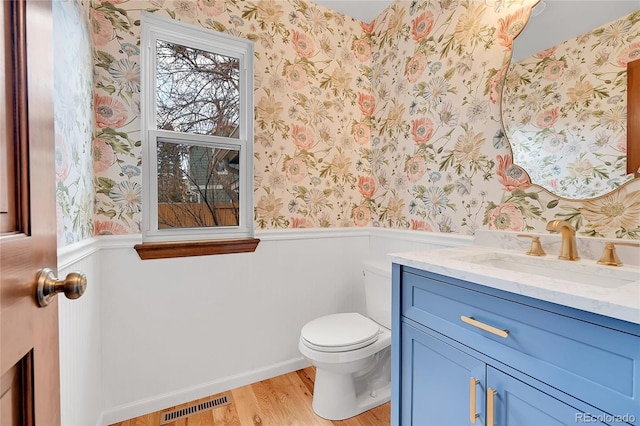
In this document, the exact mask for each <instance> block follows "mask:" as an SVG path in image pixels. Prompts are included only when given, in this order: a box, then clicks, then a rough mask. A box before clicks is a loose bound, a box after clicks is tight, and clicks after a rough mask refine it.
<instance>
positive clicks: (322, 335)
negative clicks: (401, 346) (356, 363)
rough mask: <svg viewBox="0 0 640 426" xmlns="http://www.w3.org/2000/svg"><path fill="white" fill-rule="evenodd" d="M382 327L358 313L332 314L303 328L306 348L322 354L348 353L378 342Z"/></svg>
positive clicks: (302, 332) (303, 339) (302, 334)
mask: <svg viewBox="0 0 640 426" xmlns="http://www.w3.org/2000/svg"><path fill="white" fill-rule="evenodd" d="M379 333H380V326H379V325H378V324H377V323H376V322H374V321H372V320H370V319H369V318H367V317H365V316H363V315H360V314H358V313H342V314H332V315H327V316H324V317H320V318H316V319H315V320H313V321H310V322H309V323H307V324H306V325H305V326H304V327H302V331H301V337H302V342H303V343H304V345H305V346H307V347H308V348H310V349H313V350H316V351H320V352H347V351H354V350H356V349H360V348H363V347H365V346H368V345H370V344H372V343H373V342H375V341H376V340H378V335H379Z"/></svg>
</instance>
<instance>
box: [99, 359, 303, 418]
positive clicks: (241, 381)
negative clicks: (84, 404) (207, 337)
mask: <svg viewBox="0 0 640 426" xmlns="http://www.w3.org/2000/svg"><path fill="white" fill-rule="evenodd" d="M309 365H310V364H309V362H308V361H307V360H306V359H304V358H295V359H291V360H289V361H285V362H282V363H279V364H274V365H271V366H269V367H266V368H261V369H258V370H252V371H248V372H246V373H243V374H238V375H236V376H230V377H225V378H223V379H220V380H216V381H213V382H209V383H203V384H202V385H199V386H194V387H191V388H186V389H180V390H177V391H175V392H171V393H167V394H162V395H158V396H156V397H153V398H147V399H144V400H140V401H136V402H133V403H131V404H126V405H121V406H119V407H114V408H111V409H109V410H107V411H104V412H103V413H102V415H101V416H100V417H101V423H100V425H110V424H113V423H117V422H121V421H124V420H128V419H132V418H134V417H139V416H142V415H145V414H148V413H153V412H155V411H160V410H164V409H165V408H168V407H173V406H175V405H179V404H184V403H186V402H190V401H194V400H196V399H200V398H204V397H207V396H209V395H215V394H217V393H221V392H226V391H229V390H231V389H235V388H238V387H241V386H245V385H249V384H252V383H256V382H259V381H261V380H265V379H269V378H271V377H275V376H280V375H282V374H286V373H290V372H292V371H296V370H300V369H301V368H305V367H308V366H309Z"/></svg>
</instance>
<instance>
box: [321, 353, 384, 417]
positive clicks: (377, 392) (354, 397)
mask: <svg viewBox="0 0 640 426" xmlns="http://www.w3.org/2000/svg"><path fill="white" fill-rule="evenodd" d="M390 352H391V351H390V348H389V347H387V348H385V349H383V350H382V351H381V352H380V353H377V354H375V355H374V356H373V357H372V358H373V360H374V361H373V362H371V359H370V360H368V361H369V362H366V361H365V360H362V361H365V362H363V364H368V365H367V367H368V368H366V370H365V371H362V370H360V371H359V372H356V373H352V374H348V373H347V374H345V373H337V372H334V371H330V370H327V369H323V368H322V367H320V366H318V367H317V368H316V379H315V384H314V387H313V403H312V407H313V411H314V412H315V413H316V414H317V415H318V416H320V417H322V418H325V419H327V420H344V419H347V418H349V417H353V416H357V415H358V414H361V413H364V412H365V411H368V410H370V409H372V408H375V407H377V406H379V405H382V404H384V403H385V402H388V401H389V400H390V399H391V374H390Z"/></svg>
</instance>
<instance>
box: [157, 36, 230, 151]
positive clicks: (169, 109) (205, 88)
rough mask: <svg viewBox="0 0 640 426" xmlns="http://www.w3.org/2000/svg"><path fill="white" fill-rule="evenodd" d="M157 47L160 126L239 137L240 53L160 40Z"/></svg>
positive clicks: (185, 131)
mask: <svg viewBox="0 0 640 426" xmlns="http://www.w3.org/2000/svg"><path fill="white" fill-rule="evenodd" d="M156 49H157V51H156V55H157V69H156V72H157V87H156V89H157V92H156V93H157V95H156V111H157V117H158V119H157V120H158V122H157V123H156V124H157V126H158V129H164V130H174V131H176V132H184V133H196V134H200V135H215V136H224V137H229V138H236V139H237V138H239V134H238V133H239V132H238V126H239V122H240V92H239V89H240V64H239V61H238V58H230V57H227V56H222V55H218V54H215V53H212V52H208V51H205V50H199V49H193V48H190V47H185V46H181V45H179V44H174V43H169V42H165V41H160V40H159V41H158V42H157V46H156Z"/></svg>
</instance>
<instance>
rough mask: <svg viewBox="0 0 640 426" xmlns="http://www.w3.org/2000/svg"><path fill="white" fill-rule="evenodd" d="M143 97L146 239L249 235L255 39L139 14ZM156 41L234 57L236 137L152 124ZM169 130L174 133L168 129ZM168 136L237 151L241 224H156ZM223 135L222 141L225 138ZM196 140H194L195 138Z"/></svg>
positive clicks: (149, 14)
mask: <svg viewBox="0 0 640 426" xmlns="http://www.w3.org/2000/svg"><path fill="white" fill-rule="evenodd" d="M140 40H141V43H140V46H141V53H140V55H141V69H143V70H149V71H148V72H144V73H141V102H142V105H143V111H144V113H143V114H142V115H141V117H140V119H141V129H142V131H141V139H142V156H143V162H144V163H145V164H149V165H151V166H150V167H145V168H144V171H143V174H142V188H143V193H142V207H143V208H142V211H143V213H142V238H143V240H144V241H184V240H190V239H194V238H196V237H198V238H199V239H203V238H211V239H221V238H238V237H253V235H254V220H253V207H254V206H253V121H254V117H253V109H254V103H253V97H254V93H253V90H254V89H253V79H254V64H253V60H254V59H253V57H254V45H253V42H252V41H250V40H248V39H244V38H239V37H234V36H231V35H229V34H225V33H220V32H217V31H212V30H210V29H207V28H202V27H199V26H195V25H190V24H186V23H183V22H180V21H176V20H174V19H169V18H165V17H160V16H156V15H155V14H152V13H149V12H145V11H143V12H142V15H141V34H140ZM158 40H162V41H166V42H169V43H175V44H180V45H184V46H188V47H192V48H195V49H200V50H205V51H209V52H214V53H216V54H220V55H223V56H228V57H232V58H236V59H238V62H239V67H240V69H239V73H240V82H239V84H240V88H239V91H240V110H239V114H240V118H239V138H238V139H233V138H220V137H212V136H204V135H196V134H189V137H188V138H186V137H184V136H181V137H178V136H175V133H174V132H167V131H161V130H157V128H156V123H157V120H156V107H155V105H156V103H155V102H156V84H155V72H156V57H155V54H154V53H155V50H156V48H155V46H156V42H157V41H158ZM172 133H173V136H171V134H172ZM159 137H167V139H174V140H180V141H186V140H187V139H188V140H189V141H188V142H187V143H189V144H199V143H206V146H214V145H215V146H229V147H233V149H238V150H239V152H240V153H239V162H240V163H239V168H240V174H239V191H238V192H239V198H240V212H239V213H240V220H239V226H221V227H210V228H172V229H158V218H157V211H158V188H157V184H156V183H157V164H158V160H157V150H156V146H157V139H158V138H159ZM225 140H226V142H225ZM194 142H195V143H194Z"/></svg>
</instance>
